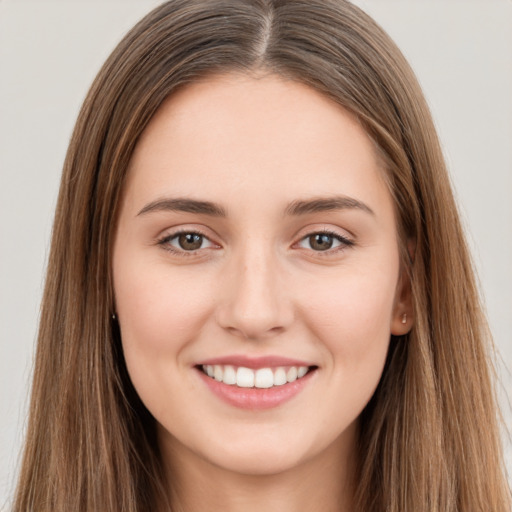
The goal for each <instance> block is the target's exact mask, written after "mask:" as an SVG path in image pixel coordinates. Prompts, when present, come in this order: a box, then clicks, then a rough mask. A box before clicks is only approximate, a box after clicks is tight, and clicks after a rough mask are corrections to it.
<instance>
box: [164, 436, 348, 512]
mask: <svg viewBox="0 0 512 512" xmlns="http://www.w3.org/2000/svg"><path fill="white" fill-rule="evenodd" d="M352 440H353V438H352ZM161 444H162V443H161ZM165 444H167V443H165ZM343 444H345V445H346V442H344V440H342V439H340V440H339V442H337V443H335V446H333V445H332V444H331V445H330V446H329V447H328V449H326V450H325V451H324V452H322V453H320V454H318V455H317V456H316V457H314V458H313V459H308V460H307V461H304V462H302V463H300V464H298V465H296V466H294V467H293V468H290V469H288V470H285V471H281V472H279V473H272V474H240V473H236V472H233V471H230V470H229V469H225V468H221V467H219V466H216V465H213V464H212V463H210V462H209V461H207V460H205V459H204V458H201V457H199V456H196V455H195V454H191V452H190V451H189V450H188V449H187V448H186V447H184V446H183V445H182V444H180V443H177V441H176V440H175V439H174V440H173V442H172V446H170V445H169V444H167V449H166V446H165V445H164V446H162V448H163V454H164V457H165V460H166V472H167V480H168V486H169V489H170V496H171V503H172V505H173V508H172V510H173V511H179V512H203V511H204V510H208V511H209V512H217V511H222V512H242V511H243V512H260V511H261V510H265V511H266V512H296V511H297V510H301V511H317V510H322V512H351V511H352V510H353V509H352V500H353V494H354V493H353V491H354V482H353V475H354V474H355V466H356V457H355V450H354V448H353V446H354V443H351V445H350V447H347V446H343ZM336 445H338V446H336ZM347 448H348V449H347Z"/></svg>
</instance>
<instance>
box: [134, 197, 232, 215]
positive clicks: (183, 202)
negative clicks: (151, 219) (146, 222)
mask: <svg viewBox="0 0 512 512" xmlns="http://www.w3.org/2000/svg"><path fill="white" fill-rule="evenodd" d="M164 211H173V212H186V213H199V214H203V215H210V216H212V217H226V210H224V208H222V206H220V205H218V204H216V203H212V202H210V201H198V200H195V199H187V198H182V197H177V198H170V197H167V198H163V199H157V200H156V201H152V202H150V203H148V204H146V205H145V206H144V208H142V210H140V212H139V213H138V214H137V216H138V215H145V214H147V213H150V212H164Z"/></svg>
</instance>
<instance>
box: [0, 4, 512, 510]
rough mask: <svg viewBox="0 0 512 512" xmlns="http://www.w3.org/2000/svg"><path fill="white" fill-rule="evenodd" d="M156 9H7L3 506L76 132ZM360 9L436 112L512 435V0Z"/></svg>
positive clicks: (2, 108) (0, 238) (1, 169)
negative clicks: (83, 112) (115, 53)
mask: <svg viewBox="0 0 512 512" xmlns="http://www.w3.org/2000/svg"><path fill="white" fill-rule="evenodd" d="M159 3H160V2H158V1H156V0H138V1H133V0H122V1H113V0H101V1H100V0H96V1H95V0H87V1H78V0H60V1H57V0H54V1H49V0H35V1H28V0H0V178H1V182H0V246H1V250H0V507H1V504H3V503H5V502H6V501H7V500H8V498H9V496H10V495H11V494H12V489H13V484H14V479H15V472H16V467H17V463H18V452H19V450H20V446H21V442H22V438H23V432H24V428H25V423H26V412H27V402H28V393H29V388H30V379H31V371H32V363H33V354H34V345H35V337H36V331H37V321H38V311H39V309H38V308H39V303H40V299H41V291H42V287H43V282H44V268H45V263H46V257H47V254H48V248H49V240H50V232H51V224H52V218H53V209H54V206H55V200H56V196H57V190H58V184H59V177H60V171H61V167H62V162H63V159H64V154H65V151H66V146H67V143H68V140H69V137H70V134H71V130H72V127H73V124H74V121H75V119H76V116H77V113H78V109H79V107H80V104H81V102H82V100H83V98H84V96H85V94H86V91H87V89H88V87H89V85H90V83H91V81H92V79H93V77H94V75H95V74H96V72H97V71H98V69H99V67H100V65H101V64H102V62H103V61H104V59H105V58H106V57H107V55H108V54H109V53H110V51H111V50H112V49H113V47H114V46H115V44H116V43H117V42H118V41H119V40H120V38H121V37H122V35H123V34H124V33H125V32H126V31H127V30H128V29H129V28H130V27H131V26H132V25H133V24H134V22H135V21H137V20H138V19H139V18H140V17H141V16H142V15H143V14H145V13H146V12H148V11H149V10H150V9H151V8H152V7H153V6H156V5H157V4H159ZM356 3H357V4H358V5H360V6H362V7H363V8H364V9H365V10H366V11H367V12H368V13H370V14H371V15H373V16H374V17H375V19H376V20H377V21H378V22H379V23H380V24H381V25H382V26H383V27H384V28H385V29H386V30H387V31H388V32H389V33H390V34H391V36H392V37H393V38H394V39H395V41H396V42H397V43H398V45H399V46H400V48H401V49H402V50H403V52H404V53H405V55H406V57H408V59H409V60H410V62H411V64H412V66H413V68H414V69H415V71H416V73H417V75H418V77H419V79H420V82H421V84H422V86H423V88H424V91H425V94H426V96H427V99H428V101H429V103H430V105H431V108H432V111H433V115H434V118H435V121H436V124H437V126H438V129H439V133H440V136H441V139H442V141H443V147H444V150H445V155H446V158H447V161H448V165H449V169H450V172H451V174H452V178H453V183H454V187H455V190H456V194H457V197H458V200H459V204H460V208H461V212H462V216H463V219H464V222H465V225H466V227H467V232H468V236H469V239H470V243H471V246H472V248H473V253H474V258H475V262H476V265H477V268H478V270H479V274H480V278H481V287H482V292H483V294H484V296H485V300H486V304H487V309H488V314H489V318H490V323H491V328H492V330H493V332H494V335H495V339H496V342H497V345H498V348H499V350H500V353H501V359H502V361H501V364H500V374H501V382H502V385H501V387H500V393H501V400H502V405H503V412H504V416H505V421H506V423H507V425H508V429H509V431H510V429H511V426H512V419H511V418H512V415H511V414H510V408H509V406H508V405H507V400H510V397H511V396H512V384H511V383H512V379H511V373H512V334H511V333H512V1H511V0H481V1H472V0H437V1H436V0H401V1H397V0H395V1H392V0H360V1H357V2H356ZM468 378H471V376H469V375H468ZM507 396H508V399H507ZM506 437H507V436H505V435H504V438H505V444H506V447H507V463H508V465H509V471H510V469H512V463H511V460H512V455H511V449H510V446H511V445H510V442H509V441H507V440H506Z"/></svg>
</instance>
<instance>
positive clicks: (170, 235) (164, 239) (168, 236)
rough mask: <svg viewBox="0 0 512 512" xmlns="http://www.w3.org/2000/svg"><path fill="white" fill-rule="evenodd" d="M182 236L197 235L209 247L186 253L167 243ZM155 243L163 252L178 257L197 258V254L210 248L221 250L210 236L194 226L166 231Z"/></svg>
mask: <svg viewBox="0 0 512 512" xmlns="http://www.w3.org/2000/svg"><path fill="white" fill-rule="evenodd" d="M183 234H195V235H199V236H201V237H202V238H203V239H204V240H207V241H208V242H209V246H208V247H200V248H199V249H195V250H190V251H187V250H185V249H181V248H179V247H175V246H173V245H171V244H170V243H169V242H170V241H171V240H173V239H175V238H177V237H179V236H180V235H183ZM155 243H156V244H157V245H159V246H160V247H162V249H164V250H165V251H168V252H170V253H173V254H177V255H179V256H197V255H198V253H199V252H202V251H204V250H207V249H212V248H215V249H220V248H221V246H220V244H218V243H216V242H214V241H213V240H212V237H211V236H209V235H207V234H205V232H204V231H203V230H202V229H201V228H198V227H196V226H194V227H192V226H191V227H187V226H180V227H179V228H175V229H169V230H166V231H165V232H164V234H163V235H161V236H158V237H157V238H156V240H155Z"/></svg>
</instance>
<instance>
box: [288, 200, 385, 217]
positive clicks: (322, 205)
mask: <svg viewBox="0 0 512 512" xmlns="http://www.w3.org/2000/svg"><path fill="white" fill-rule="evenodd" d="M353 209H356V210H361V211H363V212H366V213H369V214H370V215H375V212H374V211H373V210H372V209H371V208H370V207H369V206H368V205H367V204H365V203H363V202H361V201H359V200H357V199H354V198H352V197H347V196H333V197H322V198H317V199H310V200H307V201H301V200H297V201H293V202H292V203H290V205H289V206H288V208H286V212H285V213H286V215H306V214H308V213H317V212H327V211H331V210H353Z"/></svg>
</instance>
